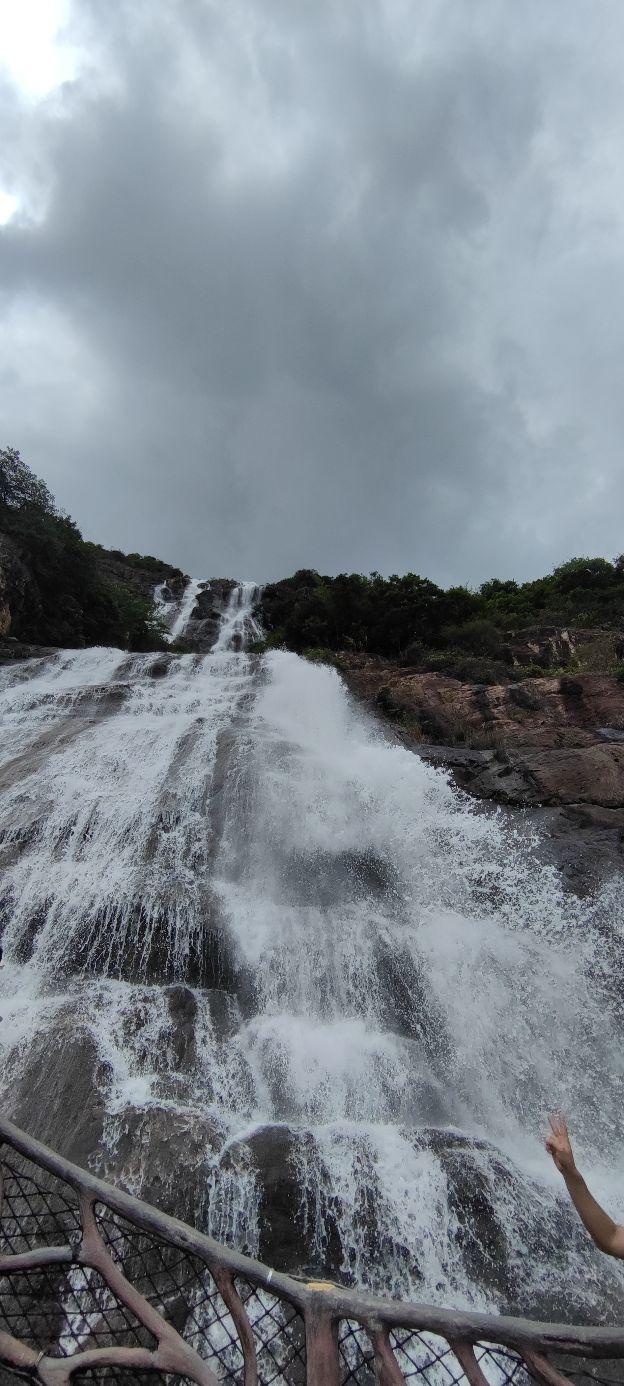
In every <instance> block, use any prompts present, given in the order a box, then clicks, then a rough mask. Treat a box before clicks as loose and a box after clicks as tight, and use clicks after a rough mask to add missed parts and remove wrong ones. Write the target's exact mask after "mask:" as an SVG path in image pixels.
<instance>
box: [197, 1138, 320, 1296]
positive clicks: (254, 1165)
mask: <svg viewBox="0 0 624 1386" xmlns="http://www.w3.org/2000/svg"><path fill="white" fill-rule="evenodd" d="M306 1154H307V1156H308V1157H311V1158H313V1159H314V1158H315V1151H314V1137H313V1135H312V1134H311V1133H310V1132H309V1131H301V1130H298V1131H295V1130H291V1129H290V1128H289V1127H288V1126H277V1125H275V1126H261V1127H259V1128H258V1129H257V1130H256V1131H254V1132H252V1134H251V1135H249V1136H247V1137H246V1138H244V1139H241V1140H239V1141H234V1142H233V1143H232V1144H231V1145H230V1146H228V1149H227V1151H226V1153H225V1155H224V1157H223V1159H222V1161H221V1168H222V1170H224V1171H231V1172H232V1173H234V1174H236V1173H237V1172H238V1173H240V1174H241V1175H243V1176H244V1175H248V1174H249V1172H250V1171H251V1172H253V1174H254V1175H255V1178H256V1180H257V1183H258V1186H259V1191H260V1202H259V1207H258V1228H259V1246H258V1255H259V1257H260V1259H261V1260H262V1261H267V1262H268V1264H269V1265H271V1266H274V1267H275V1268H276V1269H277V1270H282V1271H295V1272H304V1271H305V1272H306V1273H309V1274H311V1275H317V1274H318V1275H325V1274H327V1273H328V1270H329V1271H331V1272H333V1273H334V1274H335V1273H337V1271H338V1268H339V1266H340V1264H341V1261H342V1248H341V1245H340V1239H339V1237H338V1231H337V1226H336V1224H335V1222H334V1221H333V1220H332V1218H331V1214H330V1209H329V1202H328V1199H329V1176H328V1173H327V1171H326V1170H321V1171H320V1176H319V1180H318V1196H319V1198H320V1199H321V1200H323V1201H324V1203H325V1213H326V1219H327V1225H328V1236H327V1247H326V1255H325V1256H324V1258H323V1261H322V1263H315V1262H314V1261H311V1259H310V1258H311V1250H312V1246H311V1243H312V1238H311V1235H310V1228H309V1226H308V1214H309V1212H310V1211H311V1210H310V1209H309V1208H308V1206H307V1204H308V1200H309V1198H310V1195H309V1193H307V1191H306V1189H305V1188H302V1184H301V1173H300V1171H301V1156H302V1155H304V1156H305V1155H306ZM323 1220H324V1221H325V1218H324V1219H323Z"/></svg>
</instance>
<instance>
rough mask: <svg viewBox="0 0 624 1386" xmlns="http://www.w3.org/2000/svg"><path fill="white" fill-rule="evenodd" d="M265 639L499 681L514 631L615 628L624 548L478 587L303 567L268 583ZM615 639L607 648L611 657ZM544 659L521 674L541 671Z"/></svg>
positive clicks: (509, 659)
mask: <svg viewBox="0 0 624 1386" xmlns="http://www.w3.org/2000/svg"><path fill="white" fill-rule="evenodd" d="M260 614H261V619H262V622H263V626H264V629H265V631H266V632H267V643H268V644H269V645H270V646H279V645H285V646H286V647H287V648H288V649H292V650H297V651H300V652H307V651H308V650H310V651H311V652H314V654H315V655H316V657H318V654H319V652H322V651H326V652H328V653H329V652H332V651H338V650H352V651H355V652H362V653H367V654H375V655H381V656H384V657H385V658H388V659H393V660H399V661H401V662H402V663H404V664H406V665H410V666H412V667H415V668H418V669H423V670H425V669H431V670H437V671H439V672H441V673H446V674H451V675H454V676H455V677H457V678H462V679H465V680H467V681H474V682H483V683H488V682H490V683H493V682H498V681H499V680H500V679H504V678H506V677H509V676H510V675H511V674H514V675H515V676H516V677H518V676H519V670H518V660H517V658H514V656H513V654H512V652H511V649H510V639H511V638H512V635H513V633H516V634H517V633H518V632H521V631H523V630H526V629H527V628H530V627H535V626H539V627H542V628H543V627H562V626H571V627H576V628H578V627H581V628H596V627H600V628H601V629H607V630H612V631H613V632H614V633H615V632H617V631H618V630H619V628H620V627H621V626H622V623H623V622H624V556H621V557H620V558H617V559H616V560H615V562H614V563H610V562H608V560H607V559H604V558H572V559H570V560H569V562H567V563H563V564H561V566H560V567H558V568H555V570H554V572H552V573H550V574H549V575H548V576H547V577H543V578H537V579H535V580H534V581H532V582H524V583H518V582H515V581H513V579H510V580H507V581H501V580H499V579H498V578H493V579H491V580H490V581H489V582H485V583H483V585H482V586H481V587H480V588H479V589H478V591H476V592H473V591H470V590H469V589H468V588H467V587H449V588H446V589H444V588H442V587H438V586H437V585H436V584H435V583H434V582H431V581H430V580H429V579H428V578H423V577H420V576H419V575H418V574H416V573H406V574H405V576H404V577H398V576H397V575H393V576H392V577H389V578H383V577H381V576H380V574H379V573H371V574H370V576H369V577H364V576H362V575H361V574H359V573H341V574H339V576H338V577H327V576H324V575H321V574H319V573H317V572H314V571H313V570H311V569H302V570H301V571H299V572H297V573H295V574H294V576H293V577H290V578H286V579H284V580H283V581H281V582H274V583H270V584H269V585H268V586H267V587H265V588H264V591H263V593H262V602H261V606H260ZM616 645H617V640H616V639H614V640H613V641H612V642H611V643H610V644H609V646H608V648H609V649H610V651H611V655H610V658H612V659H613V651H614V650H615V647H616ZM543 673H544V667H543V664H541V665H535V666H532V665H531V664H528V665H526V666H525V667H524V668H523V669H522V674H524V675H527V676H528V675H531V674H543Z"/></svg>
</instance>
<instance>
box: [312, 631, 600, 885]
mask: <svg viewBox="0 0 624 1386" xmlns="http://www.w3.org/2000/svg"><path fill="white" fill-rule="evenodd" d="M337 663H338V667H339V668H340V671H341V673H342V674H343V676H344V677H345V679H346V681H347V683H348V685H349V686H350V688H351V689H352V690H353V691H354V692H355V693H356V694H357V695H358V696H359V697H361V698H363V699H364V700H365V702H367V703H368V705H369V706H370V707H371V708H373V710H374V711H375V712H377V713H378V714H381V715H382V716H383V717H384V718H385V719H387V720H388V721H389V722H390V723H391V725H392V727H393V728H394V730H395V734H396V736H397V737H398V738H399V739H400V740H401V741H402V742H403V743H404V744H405V745H408V746H410V748H412V749H413V750H415V751H417V752H418V754H419V755H421V756H422V757H423V759H425V760H428V761H429V762H431V763H432V764H435V765H440V766H445V767H447V768H448V769H450V770H451V771H452V773H453V778H454V779H455V782H456V783H457V784H458V785H459V787H460V788H462V789H465V790H467V791H468V792H469V793H470V794H472V795H474V796H475V797H476V798H477V799H481V800H493V801H494V802H496V803H498V804H501V805H505V806H508V807H509V809H510V810H511V809H513V808H516V807H521V808H524V809H530V810H531V812H532V816H533V821H535V822H536V825H537V826H538V827H539V828H541V829H543V830H544V843H545V846H544V848H543V851H542V855H544V857H545V859H547V860H549V861H552V862H553V863H554V864H555V865H556V866H557V867H558V868H559V869H560V870H561V872H562V877H563V879H564V881H565V882H566V884H567V885H568V887H569V888H571V889H573V890H574V891H576V892H577V893H579V894H585V893H587V892H588V891H590V890H592V889H593V888H595V887H596V886H599V885H600V884H601V883H602V882H603V881H605V880H607V879H609V878H610V877H612V876H613V874H614V872H617V873H619V872H620V871H621V869H622V842H623V840H624V684H621V683H619V682H618V680H617V679H616V678H614V677H613V676H611V675H608V674H575V675H574V676H572V675H561V676H558V677H556V678H553V677H549V678H543V679H540V678H534V679H525V680H523V681H521V682H518V683H510V684H503V685H493V686H485V685H479V684H464V683H460V682H458V680H456V679H452V678H447V677H446V676H445V675H443V674H434V673H417V672H415V671H414V670H410V669H401V668H399V667H397V665H392V664H390V663H389V662H387V661H382V660H380V659H373V658H370V657H366V656H362V655H351V654H342V655H340V656H338V659H337Z"/></svg>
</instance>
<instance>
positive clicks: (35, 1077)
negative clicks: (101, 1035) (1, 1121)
mask: <svg viewBox="0 0 624 1386" xmlns="http://www.w3.org/2000/svg"><path fill="white" fill-rule="evenodd" d="M108 1077H109V1071H108V1068H107V1066H106V1065H105V1064H103V1063H102V1061H101V1058H100V1055H99V1052H98V1047H97V1044H96V1042H95V1039H94V1037H93V1035H92V1034H91V1032H90V1030H89V1029H88V1028H87V1027H86V1026H82V1025H77V1026H76V1025H75V1023H74V1021H73V1018H72V1016H71V1015H63V1014H62V1013H61V1015H60V1016H59V1017H57V1020H56V1023H55V1025H54V1027H53V1028H52V1029H51V1030H47V1031H46V1032H45V1033H44V1034H42V1035H40V1036H39V1038H38V1039H37V1040H35V1042H34V1043H33V1044H32V1046H31V1047H30V1049H29V1052H28V1058H27V1061H26V1064H25V1065H24V1066H21V1067H19V1068H18V1069H17V1071H16V1072H15V1075H14V1077H13V1079H12V1082H11V1085H10V1088H9V1096H8V1100H7V1108H6V1114H7V1116H9V1117H10V1119H11V1120H12V1121H14V1122H15V1124H16V1125H17V1126H21V1127H23V1129H24V1130H25V1131H28V1133H29V1135H31V1136H35V1137H36V1139H37V1140H40V1141H43V1142H44V1144H45V1145H50V1146H52V1148H53V1149H54V1150H57V1151H58V1152H59V1154H61V1155H64V1156H65V1158H66V1159H68V1160H73V1161H74V1162H75V1163H76V1164H78V1165H82V1166H83V1168H85V1169H86V1168H88V1167H89V1166H90V1165H91V1164H92V1161H93V1157H94V1155H95V1152H96V1151H97V1150H98V1148H99V1147H100V1146H101V1143H102V1136H103V1131H104V1117H105V1108H104V1095H103V1094H104V1091H105V1088H106V1084H107V1080H108Z"/></svg>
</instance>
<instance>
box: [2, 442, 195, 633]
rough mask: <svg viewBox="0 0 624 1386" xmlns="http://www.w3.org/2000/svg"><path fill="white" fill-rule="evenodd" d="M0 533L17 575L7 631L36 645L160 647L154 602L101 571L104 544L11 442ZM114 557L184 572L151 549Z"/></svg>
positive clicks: (5, 457)
mask: <svg viewBox="0 0 624 1386" xmlns="http://www.w3.org/2000/svg"><path fill="white" fill-rule="evenodd" d="M0 533H2V534H4V535H5V536H8V538H9V540H11V541H13V545H14V553H15V555H16V556H17V559H16V561H17V562H18V563H19V565H20V574H21V578H22V580H21V581H20V583H19V587H20V591H19V600H18V599H17V598H16V599H15V600H14V601H13V602H12V603H11V609H12V621H11V630H10V633H11V635H12V636H14V637H16V638H17V639H20V640H24V641H28V642H32V643H33V644H42V645H61V646H70V647H80V646H84V645H119V646H121V647H122V648H124V649H129V650H155V649H156V650H157V649H162V648H163V645H164V641H163V629H162V625H161V623H160V621H159V620H158V618H157V617H156V615H155V612H154V608H153V605H152V603H151V602H150V601H147V600H145V598H144V597H143V596H142V595H141V593H140V592H138V591H136V590H133V588H132V587H131V586H129V585H126V584H124V583H123V582H110V581H107V580H106V579H105V578H103V577H102V575H101V573H100V572H99V570H98V558H99V557H100V556H101V555H103V554H105V553H106V552H107V551H106V550H103V549H102V548H101V546H100V545H96V544H89V543H87V542H85V540H84V539H83V538H82V535H81V533H80V530H79V529H78V527H77V525H76V524H74V521H73V520H72V519H70V517H69V516H68V515H64V514H62V513H60V512H59V510H58V509H57V507H56V504H55V501H54V498H53V496H52V495H51V493H50V491H49V490H48V487H47V486H46V484H45V482H44V481H41V480H40V478H39V477H37V476H35V475H34V473H33V472H32V471H31V469H30V467H28V466H27V464H26V463H25V462H24V461H23V459H22V458H21V457H20V454H19V452H18V451H17V450H16V449H15V448H3V449H0ZM113 556H114V557H117V558H119V559H123V560H124V562H125V563H126V564H129V565H130V567H133V566H137V565H139V566H141V567H143V568H148V569H149V568H152V569H158V572H159V574H161V575H162V578H163V579H164V577H165V576H168V575H178V576H182V575H181V574H180V573H179V570H178V569H174V568H169V566H168V565H167V564H163V563H160V562H159V560H158V559H154V558H152V557H151V556H149V555H148V556H147V557H146V558H141V556H140V555H139V554H131V555H130V556H129V557H127V558H126V557H125V556H124V555H123V554H121V553H119V554H117V553H116V551H115V552H114V555H113Z"/></svg>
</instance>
